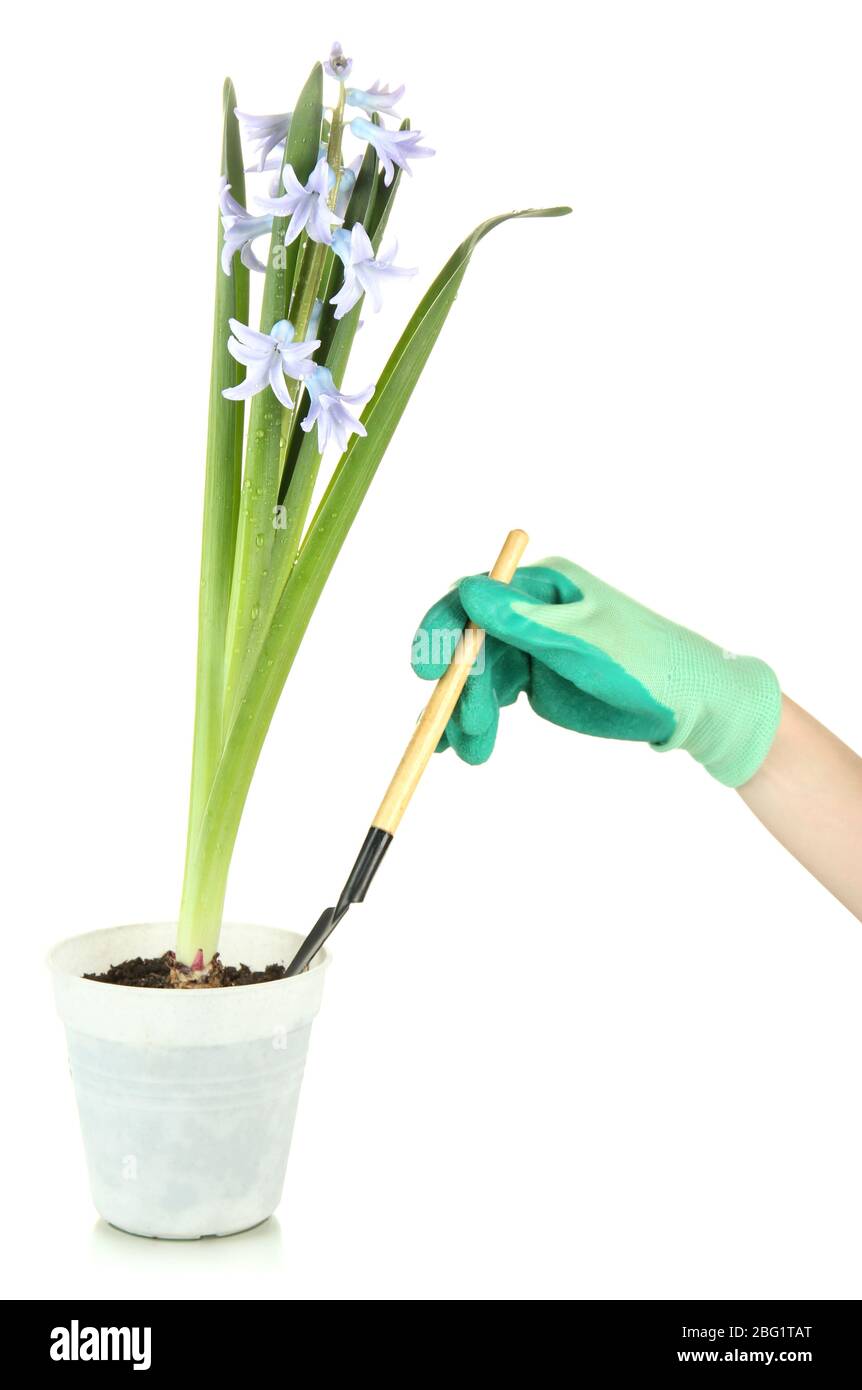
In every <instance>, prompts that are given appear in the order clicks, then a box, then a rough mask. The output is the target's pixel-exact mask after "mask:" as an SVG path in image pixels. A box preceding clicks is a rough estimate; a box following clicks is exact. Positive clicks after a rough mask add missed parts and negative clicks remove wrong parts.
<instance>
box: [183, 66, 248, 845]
mask: <svg viewBox="0 0 862 1390" xmlns="http://www.w3.org/2000/svg"><path fill="white" fill-rule="evenodd" d="M223 102H224V135H223V141H222V161H221V171H222V175H223V176H224V178H226V179H227V181H228V183H229V184H230V185H231V188H232V190H233V193H234V196H235V197H236V198H238V199H239V201H240V202H244V201H245V178H244V174H243V161H242V149H241V146H240V138H239V127H238V125H237V121H236V117H235V116H234V108H235V106H236V92H235V91H234V87H233V83H232V82H231V81H230V79H229V78H228V79H227V80H226V81H225V84H224V94H223ZM223 242H224V238H223V233H222V227H221V221H219V225H218V238H217V255H216V289H215V315H214V321H213V340H212V372H211V376H210V398H209V421H208V427H207V450H206V481H205V484H204V516H203V540H202V545H201V572H200V596H199V600H198V652H197V681H196V686H195V726H194V742H193V750H192V780H191V794H190V797H189V821H188V835H187V842H186V854H187V855H188V854H189V852H190V848H191V845H192V842H193V840H194V836H195V834H196V831H197V824H198V821H199V819H200V817H201V815H202V813H203V808H204V806H205V804H206V800H207V797H208V796H209V793H210V788H211V786H212V780H213V777H214V775H215V769H216V767H217V765H218V759H219V756H220V754H221V749H222V732H223V731H222V695H223V670H224V645H225V631H226V626H227V615H228V608H229V603H230V586H231V571H232V568H233V550H234V539H235V536H236V523H237V514H238V510H239V489H240V475H241V471H242V436H243V416H244V408H243V403H242V401H227V400H225V399H224V397H223V395H222V391H223V390H224V388H225V387H227V386H235V385H236V384H237V383H238V382H239V381H240V380H241V379H242V375H243V369H242V368H241V367H240V365H239V363H238V362H235V361H234V359H233V358H232V357H231V355H230V353H229V352H228V350H227V342H228V336H229V329H228V319H229V318H241V319H242V318H245V317H247V315H248V293H249V273H248V270H247V269H246V267H245V266H244V265H241V264H240V260H239V257H238V256H237V257H235V262H234V265H233V267H232V272H233V273H232V274H231V275H230V276H228V275H225V273H224V271H223V270H222V268H221V252H222V246H223Z"/></svg>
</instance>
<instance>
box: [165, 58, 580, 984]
mask: <svg viewBox="0 0 862 1390" xmlns="http://www.w3.org/2000/svg"><path fill="white" fill-rule="evenodd" d="M352 69H353V64H352V60H351V59H350V58H349V57H348V56H347V55H346V54H345V53H344V52H343V50H342V49H341V47H340V45H339V44H334V45H333V48H332V51H331V53H330V55H329V58H328V60H327V61H326V63H325V64H320V63H317V64H315V66H314V67H313V69H312V71H311V74H310V76H309V78H308V80H307V81H306V83H305V86H304V87H303V89H302V91H301V92H300V95H299V97H298V99H297V101H296V103H295V105H294V106H293V109H292V110H291V111H289V112H282V113H280V114H277V115H272V116H270V115H256V114H252V113H250V112H246V111H244V110H239V109H238V108H237V104H236V96H235V93H234V89H233V84H232V83H231V82H230V81H228V82H226V83H225V91H224V130H223V142H222V168H221V182H220V187H219V191H218V205H219V206H218V213H219V217H218V255H217V279H216V294H215V319H214V328H213V352H212V375H211V387H210V407H209V428H208V435H207V459H206V482H205V492H204V523H203V546H202V559H201V585H200V600H199V624H198V662H197V685H196V706H195V732H194V747H193V760H192V785H191V796H190V805H189V822H188V836H187V846H186V866H185V877H184V882H183V895H182V904H181V909H180V924H179V933H178V939H177V960H178V962H180V963H181V964H185V965H187V966H188V967H190V968H193V969H194V970H195V971H196V972H201V971H203V972H205V971H206V969H207V967H208V962H209V961H210V960H211V959H212V957H213V954H214V952H215V950H216V946H217V942H218V936H219V930H220V926H221V918H222V910H223V905H224V897H225V889H226V885H227V877H228V870H229V867H230V860H231V855H232V851H233V846H234V842H235V839H236V834H237V830H238V827H239V822H240V817H241V815H242V810H243V807H244V805H245V800H246V796H247V793H248V789H249V786H250V783H251V779H252V776H253V773H254V769H255V766H256V763H257V759H258V756H259V754H260V750H261V748H262V746H263V742H264V739H265V737H266V733H267V730H268V728H269V725H270V722H271V720H272V716H273V713H274V711H275V708H276V705H277V703H278V700H279V696H280V694H281V691H282V689H283V687H284V683H285V681H286V679H287V676H288V674H289V672H290V669H291V666H292V664H293V661H294V658H295V656H296V653H297V650H298V648H299V645H300V643H301V641H302V638H303V636H304V634H305V631H306V629H307V627H308V623H309V621H310V619H311V615H312V613H313V611H314V608H315V605H316V603H317V600H318V598H319V597H320V594H321V592H322V589H323V586H324V584H325V583H326V581H327V578H328V576H329V574H330V572H331V570H332V567H333V565H334V563H335V560H336V558H337V556H338V553H339V550H340V548H341V545H342V544H343V541H344V538H345V536H346V535H347V532H348V530H349V529H350V526H351V525H352V523H353V521H354V519H355V517H356V515H357V512H358V510H359V507H360V505H361V503H362V501H363V499H364V497H365V494H366V493H367V491H368V488H369V486H370V484H371V480H372V478H373V476H374V474H375V472H376V470H377V467H378V466H379V464H380V461H381V459H382V457H383V454H384V453H385V451H386V448H387V446H388V444H389V442H390V440H391V438H392V435H393V434H394V432H395V429H396V427H397V425H398V422H399V420H400V418H401V415H402V413H403V411H404V408H405V406H406V404H407V401H408V400H409V398H410V395H411V393H412V391H413V388H414V387H415V385H416V382H417V380H418V378H419V376H420V374H421V372H422V369H423V367H424V365H425V362H426V361H427V359H428V357H429V355H430V353H431V350H432V348H433V346H434V344H435V342H436V340H437V337H438V335H439V332H440V329H441V328H442V325H443V323H444V321H445V319H446V316H447V314H448V312H449V309H450V308H451V306H452V303H453V301H454V299H455V296H456V294H457V291H458V289H459V287H460V284H461V280H462V279H463V276H464V273H465V271H466V268H467V265H468V264H469V261H470V258H471V256H472V253H473V251H474V249H475V247H476V245H477V244H478V243H479V241H481V239H482V238H483V237H484V236H485V235H486V234H487V233H488V232H489V231H491V230H492V229H493V228H494V227H496V226H497V225H498V224H499V223H501V222H504V221H507V220H509V219H511V218H516V217H549V216H558V215H560V214H562V213H565V212H568V211H569V209H568V208H547V209H530V210H527V211H524V212H510V213H504V214H502V215H500V216H498V217H495V218H492V219H491V220H490V221H488V222H484V223H482V224H481V225H480V226H479V227H477V228H476V229H475V231H474V232H473V233H472V234H471V235H470V236H469V237H468V238H467V239H466V240H465V241H464V242H462V243H461V245H460V246H458V248H457V249H456V250H455V252H454V253H453V254H452V256H451V257H450V258H449V260H448V261H447V262H446V264H445V265H444V267H443V269H442V270H441V272H440V273H439V275H438V276H437V277H436V279H435V280H434V281H433V282H432V284H431V286H430V287H429V289H428V290H427V291H426V293H425V294H424V296H423V297H422V299H421V301H420V303H419V305H418V307H417V308H416V310H415V312H414V313H413V315H412V317H411V318H410V320H409V322H408V324H407V326H406V328H405V329H404V331H403V332H402V334H401V337H400V338H399V340H398V342H397V344H396V346H395V348H394V350H393V351H392V353H391V355H390V357H389V360H388V361H387V362H386V364H385V366H384V367H383V370H382V372H381V373H380V375H379V377H378V379H377V381H376V382H373V383H369V382H366V383H364V384H362V385H361V386H360V387H359V388H358V389H355V388H354V389H350V390H348V389H345V385H344V379H345V373H346V370H347V366H348V360H349V357H350V352H351V349H352V346H353V343H354V339H355V336H356V333H357V331H358V330H359V328H360V327H361V314H362V313H363V311H367V310H368V309H370V310H371V311H373V312H375V313H376V312H378V311H379V310H380V309H381V308H382V307H383V305H384V304H385V300H386V296H387V292H388V290H389V287H390V285H391V283H392V282H393V281H394V280H397V279H402V278H405V277H409V276H412V275H414V274H415V273H416V271H415V270H414V269H413V268H412V267H408V266H402V265H400V264H398V263H397V256H398V251H397V246H396V245H395V244H394V242H385V237H386V232H387V226H388V223H389V220H390V215H391V212H392V208H393V205H394V201H395V196H396V193H397V192H398V188H399V183H400V180H401V176H402V175H403V174H405V173H406V174H411V173H412V172H413V171H412V167H411V166H412V165H413V164H414V163H415V162H416V161H421V160H425V159H427V158H429V157H430V156H431V155H432V154H433V153H434V151H433V150H432V149H430V148H429V147H428V146H427V144H425V143H424V137H423V136H422V134H421V133H420V132H418V131H414V130H412V129H411V126H410V122H409V120H407V119H404V118H402V116H401V114H400V112H399V111H398V110H397V108H398V107H399V106H400V105H401V104H402V102H403V98H404V93H405V88H404V87H403V86H397V87H392V86H389V85H388V84H387V85H384V84H381V83H380V82H379V81H375V82H374V83H372V84H371V85H370V86H368V87H359V86H354V85H352ZM257 183H260V184H261V185H262V186H261V187H255V185H256V184H257ZM253 302H257V303H259V310H258V311H257V313H256V326H255V325H253V323H252V319H251V306H252V303H253ZM330 452H331V454H332V456H333V460H334V462H333V471H332V474H331V476H330V478H329V480H328V483H327V486H326V488H325V490H324V491H323V495H322V499H321V501H320V503H319V505H318V506H317V509H316V511H314V513H312V511H311V504H312V500H313V496H314V492H315V488H316V486H317V484H318V480H319V471H320V466H321V460H322V458H323V456H324V455H325V454H327V453H330Z"/></svg>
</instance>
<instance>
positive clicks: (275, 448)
mask: <svg viewBox="0 0 862 1390" xmlns="http://www.w3.org/2000/svg"><path fill="white" fill-rule="evenodd" d="M322 116H323V70H322V68H321V66H320V64H319V63H316V64H315V66H314V68H313V69H312V71H311V75H310V76H309V78H308V81H307V82H306V84H305V86H304V87H303V89H302V92H301V94H300V96H299V100H298V101H297V103H296V106H295V108H294V112H293V119H292V120H291V123H290V131H289V133H288V137H287V144H286V148H285V155H284V162H285V163H286V164H291V165H292V166H293V169H294V172H295V174H296V177H297V178H298V179H299V181H300V183H305V182H306V180H307V179H308V177H309V175H310V174H311V172H312V170H313V169H314V166H315V164H316V162H317V153H318V149H319V146H320V128H321V120H322ZM286 230H287V221H286V219H284V218H281V217H277V218H276V219H275V221H274V223H273V229H272V240H271V244H270V253H269V262H268V264H267V268H266V279H265V282H264V289H263V307H262V309H261V319H260V325H261V332H263V333H268V332H269V331H270V329H271V328H272V326H273V324H274V323H277V322H278V321H279V319H283V318H285V317H286V316H287V312H288V303H289V300H290V294H291V290H292V287H293V279H294V273H295V269H296V256H297V242H293V243H292V244H291V245H290V246H289V247H285V245H284V236H285V232H286ZM286 416H288V417H289V412H287V411H284V410H283V409H282V406H281V405H280V403H279V401H278V400H277V399H276V397H275V395H274V394H273V392H272V391H271V390H270V389H269V388H267V389H266V390H265V391H261V392H259V393H258V395H256V396H255V397H254V399H253V400H252V402H251V409H250V412H249V427H248V442H247V446H246V463H245V476H244V478H243V482H242V495H241V504H240V516H239V531H238V537H237V548H236V556H235V561H234V580H233V589H232V593H231V604H230V613H229V617H228V632H227V650H226V652H225V659H226V671H227V674H226V679H225V692H224V705H225V727H226V728H227V727H229V724H230V719H231V717H232V713H233V711H234V707H235V703H236V698H237V691H238V690H239V688H240V687H241V684H242V673H243V670H244V668H245V665H246V661H247V657H248V652H249V650H250V649H251V648H252V647H253V646H254V644H255V641H256V635H255V632H254V629H255V625H256V624H257V622H258V620H259V618H260V612H261V595H262V591H263V587H264V584H265V581H266V576H267V573H268V570H269V563H270V553H271V551H272V543H273V534H274V532H273V525H272V522H273V507H274V506H275V505H276V503H277V501H278V488H279V482H280V480H281V465H282V459H283V457H284V444H285V439H286V434H287V423H288V421H287V420H286V419H285V417H286Z"/></svg>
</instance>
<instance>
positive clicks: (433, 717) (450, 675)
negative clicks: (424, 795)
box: [372, 531, 530, 835]
mask: <svg viewBox="0 0 862 1390" xmlns="http://www.w3.org/2000/svg"><path fill="white" fill-rule="evenodd" d="M529 539H530V538H529V536H528V535H527V533H526V531H510V532H509V534H508V536H507V537H506V542H505V544H504V546H503V549H502V550H501V551H500V554H499V555H498V556H497V560H496V563H495V565H494V568H493V569H492V570H491V578H492V579H498V580H499V581H500V583H501V584H508V583H509V580H510V579H511V578H512V576H513V575H514V573H515V570H516V569H517V568H518V563H519V561H520V559H521V556H522V555H523V553H524V551H525V550H526V548H527V545H528V543H529ZM484 640H485V634H484V632H483V631H482V629H481V628H479V627H476V626H474V624H473V623H468V624H467V626H466V627H465V629H464V631H463V633H462V635H461V638H460V640H459V642H458V645H457V647H456V648H455V653H454V655H453V657H452V661H451V663H450V665H449V666H448V667H447V669H446V671H445V672H444V674H443V675H442V676H441V677H440V679H439V681H438V682H437V684H436V686H435V687H434V693H433V695H432V696H431V699H430V700H429V701H428V703H427V705H426V706H425V709H424V710H423V711H422V715H421V717H420V719H419V723H418V724H417V725H416V728H415V730H414V731H413V737H412V738H411V740H410V742H409V743H408V745H407V747H406V749H405V750H404V756H403V757H402V759H401V761H400V763H399V764H398V769H397V771H396V773H395V776H394V777H393V778H392V781H391V782H390V783H389V787H388V790H387V792H386V795H385V796H384V798H383V800H382V801H381V803H380V806H379V807H378V810H377V814H376V815H375V817H374V820H373V822H372V825H373V826H374V827H376V828H377V829H378V830H384V831H386V833H387V834H389V835H394V834H395V831H396V830H397V829H398V826H399V825H400V823H401V817H402V816H403V815H404V812H405V811H406V810H407V806H408V804H409V801H410V798H411V796H412V795H413V793H414V792H415V790H416V787H417V786H418V783H419V779H420V777H421V776H422V773H423V772H424V771H425V769H426V767H427V766H428V762H429V760H430V758H431V754H432V753H433V752H434V749H435V748H436V747H437V744H438V743H439V742H440V738H441V736H442V734H443V731H444V729H445V728H446V725H447V724H448V723H449V719H450V717H451V714H452V711H453V710H454V708H455V706H456V705H457V703H458V696H459V695H460V694H461V691H462V690H463V689H464V686H465V684H466V682H467V677H468V676H469V674H470V670H471V668H472V666H473V663H474V661H475V660H476V657H477V656H478V655H479V652H480V651H481V649H482V643H483V642H484Z"/></svg>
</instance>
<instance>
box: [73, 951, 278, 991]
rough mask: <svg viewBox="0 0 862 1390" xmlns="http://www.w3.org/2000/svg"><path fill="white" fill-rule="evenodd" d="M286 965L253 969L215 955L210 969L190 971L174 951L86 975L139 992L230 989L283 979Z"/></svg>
mask: <svg viewBox="0 0 862 1390" xmlns="http://www.w3.org/2000/svg"><path fill="white" fill-rule="evenodd" d="M286 976H287V966H285V965H278V964H275V963H273V964H272V965H268V966H267V967H266V969H265V970H251V969H250V968H249V966H247V965H223V964H222V962H221V960H220V959H219V957H218V955H215V956H213V958H212V961H211V962H210V965H209V967H208V969H206V970H190V969H188V968H187V967H186V966H178V965H177V963H176V957H175V955H174V953H173V951H165V954H164V955H163V956H152V957H151V958H150V959H149V960H144V959H143V958H142V957H141V956H135V957H134V958H133V959H132V960H122V961H120V963H119V964H118V965H112V966H111V967H110V969H108V970H105V971H104V972H103V974H101V975H85V976H84V979H85V980H96V981H98V982H99V983H100V984H105V985H133V986H135V988H137V989H230V988H233V987H234V986H235V985H263V984H267V983H268V982H269V981H270V980H283V979H285V978H286Z"/></svg>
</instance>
